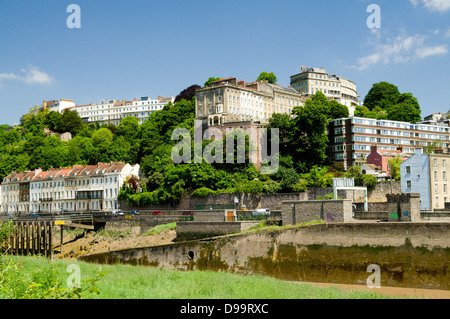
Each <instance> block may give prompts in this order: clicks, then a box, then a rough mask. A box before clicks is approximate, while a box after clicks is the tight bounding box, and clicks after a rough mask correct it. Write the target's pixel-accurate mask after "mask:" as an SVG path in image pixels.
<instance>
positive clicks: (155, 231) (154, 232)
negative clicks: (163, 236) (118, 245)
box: [142, 222, 177, 236]
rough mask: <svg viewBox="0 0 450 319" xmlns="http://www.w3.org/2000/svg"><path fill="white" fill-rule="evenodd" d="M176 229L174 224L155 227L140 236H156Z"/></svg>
mask: <svg viewBox="0 0 450 319" xmlns="http://www.w3.org/2000/svg"><path fill="white" fill-rule="evenodd" d="M176 228H177V223H176V222H173V223H170V224H163V225H157V226H155V227H153V228H151V229H149V230H148V231H146V232H145V233H144V234H142V236H151V235H158V234H160V233H164V232H168V231H170V230H175V229H176Z"/></svg>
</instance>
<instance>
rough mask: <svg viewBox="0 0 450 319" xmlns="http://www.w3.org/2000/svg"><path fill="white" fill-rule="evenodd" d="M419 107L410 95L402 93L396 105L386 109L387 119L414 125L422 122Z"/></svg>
mask: <svg viewBox="0 0 450 319" xmlns="http://www.w3.org/2000/svg"><path fill="white" fill-rule="evenodd" d="M420 113H421V112H420V106H419V102H418V101H417V99H416V98H415V97H414V96H413V95H412V94H411V93H403V94H401V95H400V97H399V99H398V103H397V104H396V105H394V106H392V107H391V108H389V109H388V116H387V117H388V119H389V120H392V121H404V122H409V123H416V122H419V121H421V120H422V117H421V115H420Z"/></svg>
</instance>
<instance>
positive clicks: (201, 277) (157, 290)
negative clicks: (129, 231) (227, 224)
mask: <svg viewBox="0 0 450 319" xmlns="http://www.w3.org/2000/svg"><path fill="white" fill-rule="evenodd" d="M14 258H16V260H18V261H21V265H22V267H23V271H24V272H25V273H33V272H37V271H42V270H45V269H48V268H52V269H53V271H54V272H55V273H56V275H57V276H58V277H59V278H60V279H61V280H62V282H63V283H64V285H65V282H66V279H67V277H68V276H69V273H67V266H68V265H70V264H73V263H71V262H68V261H62V260H55V261H49V260H48V259H44V258H38V257H14ZM76 264H77V265H78V266H79V267H80V269H81V280H88V279H92V278H95V276H96V274H97V272H99V271H100V272H101V273H103V274H104V276H103V277H101V279H100V280H99V281H98V282H97V283H96V287H97V288H98V289H99V290H100V294H99V295H97V294H92V293H88V292H86V293H85V294H84V298H86V299H160V298H162V299H374V298H386V297H383V296H381V295H379V294H376V293H374V292H370V291H363V290H361V291H344V290H341V289H339V288H336V287H331V288H320V287H316V286H313V285H309V284H302V283H295V282H286V281H282V280H278V279H274V278H270V277H264V276H259V275H238V274H231V273H217V272H211V271H192V272H182V271H176V270H164V269H160V268H154V267H143V266H131V265H97V264H88V263H81V262H76Z"/></svg>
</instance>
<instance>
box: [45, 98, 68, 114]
mask: <svg viewBox="0 0 450 319" xmlns="http://www.w3.org/2000/svg"><path fill="white" fill-rule="evenodd" d="M74 106H75V102H74V101H72V100H67V99H60V100H59V101H58V100H52V101H44V102H43V103H42V105H41V108H43V109H48V110H49V111H50V112H52V111H54V112H59V113H62V112H63V111H64V110H65V109H69V108H72V107H74Z"/></svg>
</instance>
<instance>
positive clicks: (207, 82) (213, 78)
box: [203, 77, 220, 87]
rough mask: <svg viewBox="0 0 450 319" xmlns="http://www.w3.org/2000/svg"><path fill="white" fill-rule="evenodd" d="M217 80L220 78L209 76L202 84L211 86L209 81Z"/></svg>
mask: <svg viewBox="0 0 450 319" xmlns="http://www.w3.org/2000/svg"><path fill="white" fill-rule="evenodd" d="M219 80H220V78H216V77H210V78H209V79H208V80H207V81H206V82H205V84H204V85H203V86H204V87H209V86H211V83H212V82H215V81H219Z"/></svg>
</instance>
